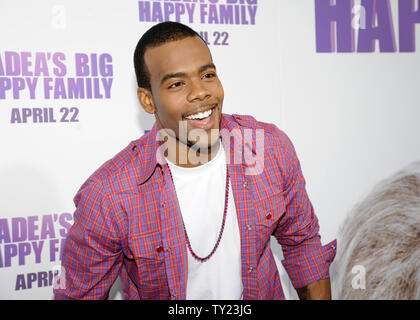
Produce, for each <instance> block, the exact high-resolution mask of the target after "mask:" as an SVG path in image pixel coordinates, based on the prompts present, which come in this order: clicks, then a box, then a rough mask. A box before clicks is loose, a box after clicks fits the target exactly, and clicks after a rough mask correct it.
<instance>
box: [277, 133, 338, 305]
mask: <svg viewBox="0 0 420 320" xmlns="http://www.w3.org/2000/svg"><path fill="white" fill-rule="evenodd" d="M276 131H277V133H278V138H279V140H278V145H277V150H278V151H277V152H278V155H279V168H280V171H281V174H282V181H283V182H284V183H283V193H282V196H283V201H284V202H283V203H284V204H285V212H284V215H283V216H282V218H281V219H280V220H279V222H278V225H277V227H276V229H275V230H274V236H275V237H276V238H277V241H278V242H279V244H280V245H281V247H282V250H283V255H284V260H283V261H282V264H283V266H284V268H285V270H286V272H287V273H288V275H289V278H290V280H291V282H292V284H293V286H294V287H295V288H296V291H297V293H298V295H299V297H300V298H301V299H331V287H330V280H329V267H330V264H331V263H332V261H333V259H334V257H335V252H336V240H334V241H332V242H330V243H329V244H327V245H324V246H323V245H322V244H321V240H320V238H321V237H320V235H319V224H318V218H317V217H316V215H315V212H314V209H313V206H312V203H311V201H310V200H309V197H308V195H307V192H306V188H305V179H304V177H303V174H302V171H301V167H300V163H299V160H298V157H297V155H296V152H295V149H294V147H293V144H292V142H291V141H290V139H289V138H288V137H287V135H286V134H285V133H284V132H283V131H281V130H279V129H278V128H276Z"/></svg>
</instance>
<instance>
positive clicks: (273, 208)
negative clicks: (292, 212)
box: [255, 192, 286, 235]
mask: <svg viewBox="0 0 420 320" xmlns="http://www.w3.org/2000/svg"><path fill="white" fill-rule="evenodd" d="M255 209H256V213H257V215H256V225H257V226H259V227H260V228H261V229H262V231H264V232H265V233H268V234H269V235H272V234H273V233H274V230H275V228H276V227H277V225H278V223H279V221H280V220H281V219H282V217H283V216H284V214H285V213H286V209H285V205H284V198H283V193H281V192H278V193H273V194H271V195H270V196H268V197H266V198H264V199H262V200H260V201H258V200H257V201H256V203H255Z"/></svg>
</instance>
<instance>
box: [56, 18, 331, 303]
mask: <svg viewBox="0 0 420 320" xmlns="http://www.w3.org/2000/svg"><path fill="white" fill-rule="evenodd" d="M134 64H135V70H136V76H137V82H138V87H139V88H138V92H137V95H138V99H139V101H140V104H141V105H142V107H143V108H144V109H145V110H146V112H148V113H150V114H152V115H154V117H155V119H156V122H155V125H154V126H153V128H152V130H151V131H149V132H148V133H147V134H145V135H144V136H142V137H141V138H140V139H138V140H136V141H133V142H131V143H130V144H129V146H127V148H125V149H124V150H123V151H121V152H120V153H119V154H117V155H116V156H115V157H114V158H112V159H111V160H109V161H108V162H106V163H105V164H104V165H103V166H102V167H100V168H99V169H98V170H97V171H96V172H95V173H94V174H93V175H92V176H91V177H90V178H89V179H88V180H87V181H86V182H85V183H84V184H83V186H82V187H81V188H80V190H79V192H78V194H77V195H76V197H75V204H76V212H75V214H74V221H75V222H74V224H73V226H72V227H71V229H70V230H69V233H68V236H67V241H66V245H65V249H64V251H63V256H62V265H63V274H62V279H63V280H65V281H63V283H62V284H61V285H60V286H59V288H57V289H55V290H54V292H55V297H56V299H105V298H108V294H109V290H110V288H111V287H112V285H113V283H114V282H115V280H116V278H117V277H118V276H120V278H121V282H122V288H123V291H124V298H125V299H229V300H232V299H233V300H235V299H284V294H283V290H282V287H281V283H280V279H279V273H278V270H277V266H276V263H275V260H274V257H273V254H272V252H271V248H270V238H271V236H275V237H276V239H277V240H278V242H279V243H280V244H281V246H282V250H283V254H284V260H283V261H282V263H283V265H284V267H285V269H286V271H287V272H288V274H289V277H290V279H291V281H292V283H293V285H294V287H295V288H296V289H297V292H298V294H299V297H300V298H301V299H330V297H331V292H330V282H329V266H330V264H331V262H332V261H333V259H334V256H335V251H336V248H335V246H336V242H335V241H333V242H331V243H329V244H327V245H324V246H323V245H321V242H320V236H319V226H318V220H317V217H316V216H315V213H314V210H313V207H312V205H311V202H310V200H309V198H308V195H307V193H306V190H305V180H304V178H303V175H302V172H301V168H300V164H299V160H298V158H297V156H296V153H295V150H294V148H293V145H292V143H291V141H290V140H289V138H288V137H287V135H286V134H285V133H284V132H283V131H281V130H280V129H278V128H277V127H276V126H275V125H273V124H268V123H263V122H258V121H256V120H255V119H254V118H253V117H251V116H239V115H228V114H224V113H222V107H223V98H224V91H223V87H222V84H221V82H220V80H219V78H218V76H217V72H216V66H215V64H214V61H213V59H212V56H211V54H210V51H209V49H208V47H207V45H206V43H205V42H204V41H203V40H202V39H201V38H200V36H199V35H198V34H197V33H196V32H195V31H193V30H192V29H190V28H189V27H187V26H185V25H182V24H179V23H175V22H164V23H161V24H158V25H155V26H154V27H152V28H151V29H149V30H148V31H147V32H146V33H145V34H144V35H143V36H142V38H141V39H140V41H139V42H138V44H137V47H136V50H135V53H134ZM261 133H262V134H261ZM231 138H233V141H232V139H231ZM232 142H233V143H232ZM261 150H262V151H261ZM250 159H251V160H256V161H255V162H254V164H252V161H249V160H250ZM255 163H257V164H258V165H257V166H255ZM253 166H254V167H253ZM250 167H251V170H250ZM255 167H257V169H258V170H252V168H254V169H255Z"/></svg>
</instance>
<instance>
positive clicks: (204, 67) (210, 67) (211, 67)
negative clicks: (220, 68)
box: [199, 63, 216, 72]
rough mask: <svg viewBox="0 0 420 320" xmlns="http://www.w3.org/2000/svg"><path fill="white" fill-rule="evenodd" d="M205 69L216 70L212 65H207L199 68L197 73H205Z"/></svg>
mask: <svg viewBox="0 0 420 320" xmlns="http://www.w3.org/2000/svg"><path fill="white" fill-rule="evenodd" d="M207 69H214V70H216V66H215V65H214V63H208V64H206V65H204V66H202V67H200V69H199V71H200V72H203V71H205V70H207Z"/></svg>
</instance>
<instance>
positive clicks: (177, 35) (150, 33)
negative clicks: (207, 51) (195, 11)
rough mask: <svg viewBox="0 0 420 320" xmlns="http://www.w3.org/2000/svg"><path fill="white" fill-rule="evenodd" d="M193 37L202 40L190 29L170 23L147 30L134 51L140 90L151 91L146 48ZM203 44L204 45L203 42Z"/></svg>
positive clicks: (160, 24)
mask: <svg viewBox="0 0 420 320" xmlns="http://www.w3.org/2000/svg"><path fill="white" fill-rule="evenodd" d="M194 36H197V37H199V38H200V39H201V40H203V39H202V37H201V36H200V35H199V34H198V33H197V32H195V31H194V30H193V29H191V28H190V27H188V26H186V25H184V24H182V23H179V22H172V21H166V22H162V23H158V24H156V25H154V26H153V27H152V28H150V29H149V30H147V31H146V33H145V34H143V36H142V37H141V38H140V40H139V42H138V43H137V46H136V50H135V51H134V69H135V71H136V78H137V85H138V86H139V87H140V88H146V89H149V90H151V86H150V74H149V71H148V70H147V66H146V63H145V61H144V53H145V52H146V50H147V49H148V48H151V47H156V46H159V45H161V44H164V43H166V42H169V41H176V40H182V39H184V38H187V37H194ZM203 42H204V43H206V42H205V41H204V40H203ZM206 45H207V43H206Z"/></svg>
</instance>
